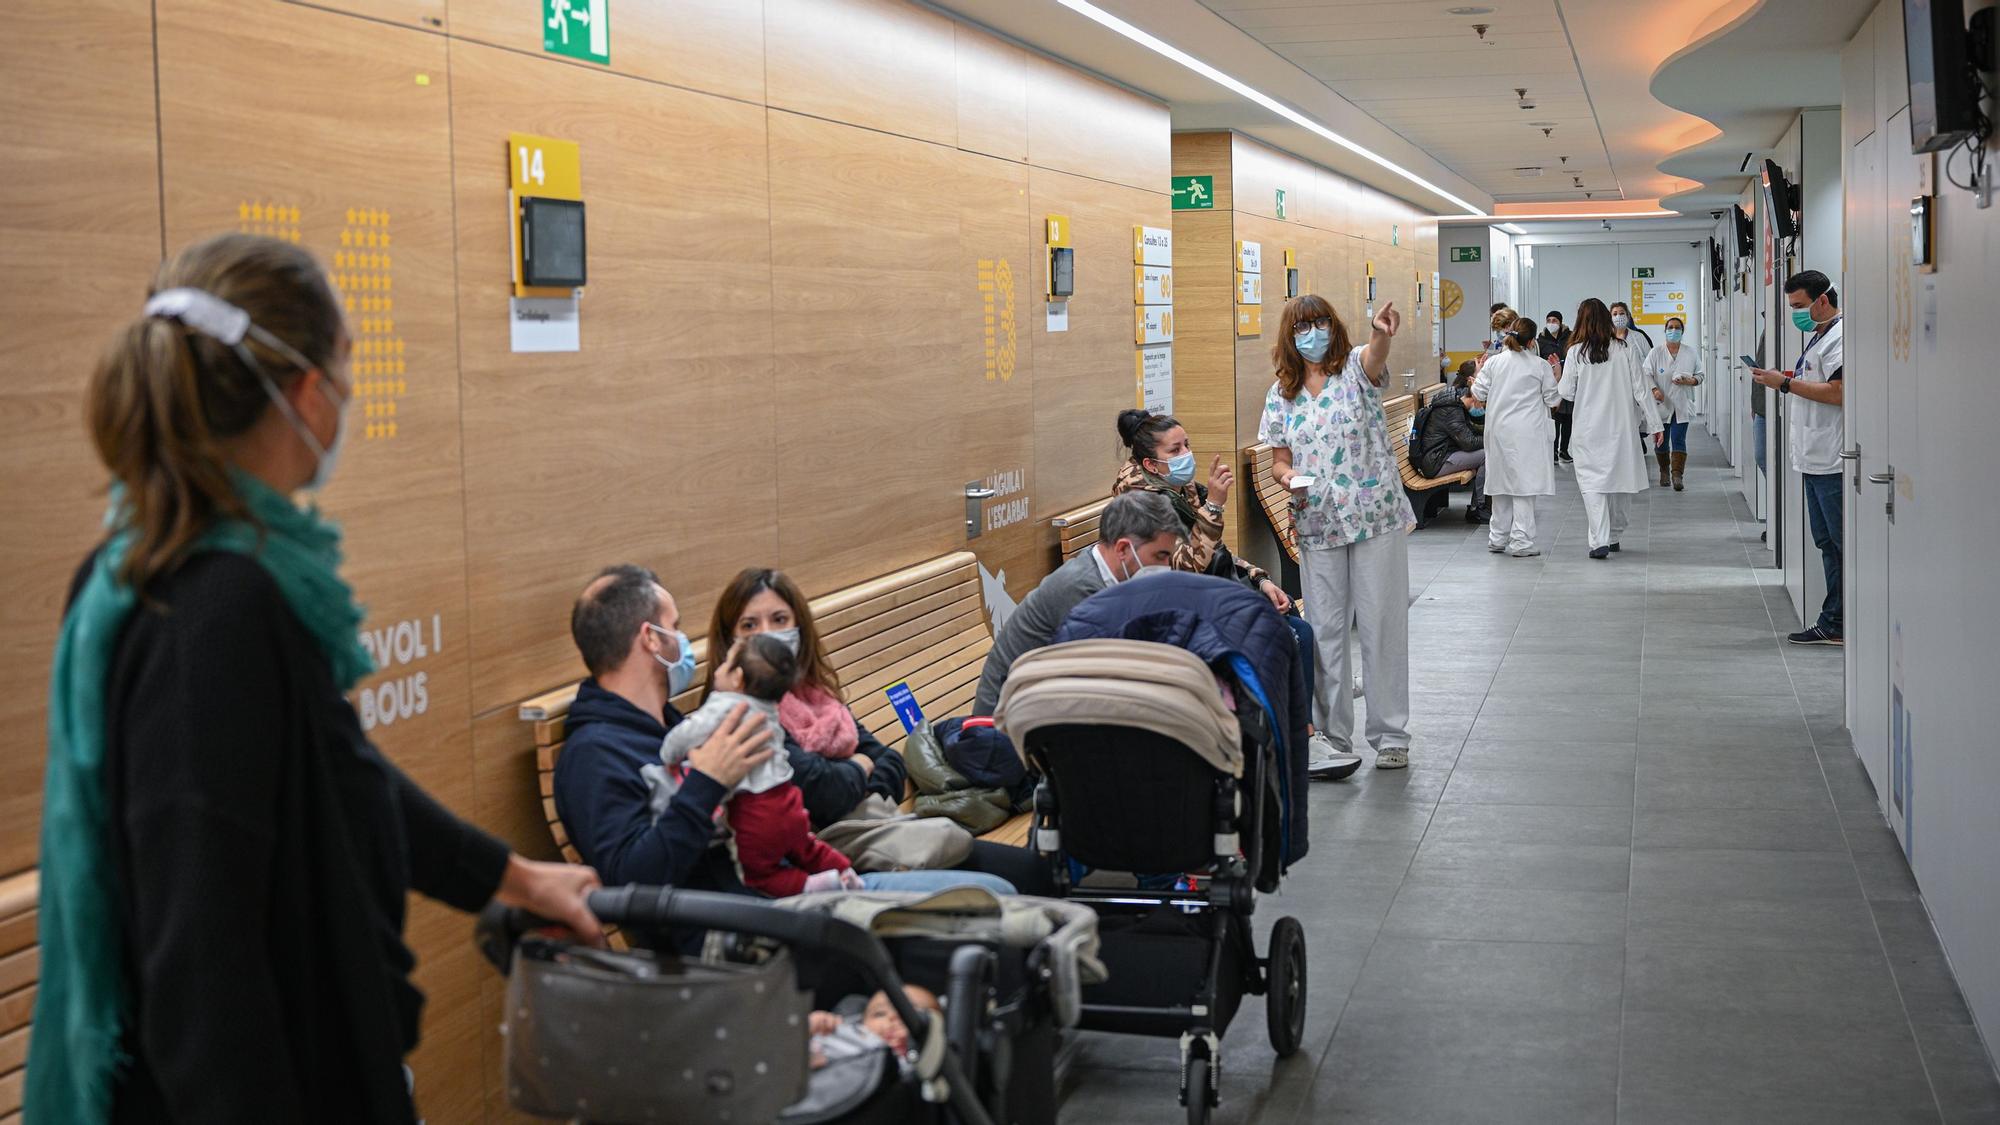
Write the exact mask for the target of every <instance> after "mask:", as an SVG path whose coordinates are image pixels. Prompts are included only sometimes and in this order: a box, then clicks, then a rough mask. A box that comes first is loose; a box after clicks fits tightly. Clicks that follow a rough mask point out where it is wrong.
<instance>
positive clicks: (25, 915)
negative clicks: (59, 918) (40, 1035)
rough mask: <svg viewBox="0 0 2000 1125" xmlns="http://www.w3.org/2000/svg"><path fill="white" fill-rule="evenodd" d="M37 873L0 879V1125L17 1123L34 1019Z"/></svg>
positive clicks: (37, 965) (38, 956)
mask: <svg viewBox="0 0 2000 1125" xmlns="http://www.w3.org/2000/svg"><path fill="white" fill-rule="evenodd" d="M40 892H41V878H40V875H39V873H38V872H35V871H24V872H22V873H21V874H19V875H14V876H10V877H8V878H7V879H4V880H0V1123H7V1125H11V1123H13V1122H18V1121H20V1120H21V1087H22V1084H23V1083H24V1082H25V1081H26V1079H27V1072H26V1070H25V1069H24V1066H25V1064H26V1062H27V1058H28V1021H29V1020H30V1019H31V1018H32V1017H33V1016H34V1014H35V982H36V980H37V979H38V976H39V971H40V969H41V950H40V948H39V947H37V946H36V944H35V923H36V909H37V908H36V903H37V898H38V896H39V894H40Z"/></svg>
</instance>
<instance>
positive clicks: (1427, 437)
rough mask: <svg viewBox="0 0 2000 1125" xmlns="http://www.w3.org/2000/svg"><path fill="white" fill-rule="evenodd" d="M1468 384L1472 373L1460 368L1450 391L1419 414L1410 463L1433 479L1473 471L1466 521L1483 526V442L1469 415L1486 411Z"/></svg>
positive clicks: (1484, 494)
mask: <svg viewBox="0 0 2000 1125" xmlns="http://www.w3.org/2000/svg"><path fill="white" fill-rule="evenodd" d="M1471 384H1472V373H1471V372H1470V371H1467V370H1465V369H1464V367H1463V366H1461V367H1460V369H1459V372H1458V375H1457V376H1456V377H1455V378H1454V379H1452V382H1451V386H1450V388H1448V389H1446V390H1443V391H1440V392H1438V395H1437V397H1436V398H1433V399H1432V400H1431V401H1430V405H1428V406H1426V407H1424V408H1423V410H1422V411H1420V412H1419V414H1418V425H1417V437H1416V442H1415V449H1414V451H1413V452H1412V453H1411V455H1410V463H1411V464H1412V465H1415V466H1416V468H1417V471H1418V472H1420V473H1422V474H1424V475H1425V476H1427V477H1432V478H1436V477H1447V476H1450V475H1451V474H1453V473H1462V472H1465V471H1466V470H1468V469H1470V470H1473V471H1474V476H1473V478H1472V502H1471V503H1470V504H1468V505H1466V508H1465V522H1467V523H1485V522H1486V521H1487V520H1488V519H1489V518H1490V517H1489V516H1488V515H1487V510H1486V439H1485V438H1483V437H1481V436H1480V434H1479V432H1478V431H1477V430H1475V429H1474V428H1473V425H1472V416H1471V411H1473V410H1480V411H1481V412H1482V413H1483V412H1484V409H1485V408H1484V404H1482V403H1480V402H1479V401H1478V400H1476V399H1474V398H1473V397H1472V385H1471ZM1468 404H1469V405H1468Z"/></svg>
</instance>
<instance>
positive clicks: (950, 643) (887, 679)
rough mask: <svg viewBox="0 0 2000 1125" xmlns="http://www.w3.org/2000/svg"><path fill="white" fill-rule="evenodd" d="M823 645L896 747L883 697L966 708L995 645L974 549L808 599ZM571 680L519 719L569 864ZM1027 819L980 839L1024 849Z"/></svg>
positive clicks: (896, 729)
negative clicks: (901, 692) (566, 735)
mask: <svg viewBox="0 0 2000 1125" xmlns="http://www.w3.org/2000/svg"><path fill="white" fill-rule="evenodd" d="M811 607H812V615H813V621H814V623H815V624H816V625H817V626H818V628H819V635H820V643H821V644H823V645H824V646H825V648H826V655H827V658H828V660H829V661H831V662H832V664H833V666H834V668H835V669H836V670H838V671H839V673H840V679H841V686H842V687H843V688H844V689H846V692H847V700H848V704H849V706H850V707H851V708H852V709H853V711H854V714H855V716H856V717H857V718H859V719H860V720H861V725H862V726H863V727H864V728H866V729H867V730H868V731H869V732H871V733H872V734H874V735H875V737H877V738H879V739H881V740H882V741H883V743H885V744H886V745H888V746H889V747H891V748H893V749H901V748H902V745H903V742H904V740H905V739H906V738H907V734H906V732H905V731H904V730H903V724H902V720H901V719H899V718H898V717H897V716H896V709H895V707H894V706H893V705H892V704H891V703H890V702H889V700H888V697H887V696H886V695H885V694H883V693H884V692H885V690H886V689H888V688H889V687H890V686H891V685H894V684H899V683H900V684H907V685H908V686H909V688H910V690H911V692H913V693H914V694H915V695H916V698H917V706H918V707H920V708H922V709H923V712H924V717H925V718H926V719H927V720H929V721H933V722H934V721H936V720H938V719H943V718H947V717H949V716H951V715H958V714H965V713H968V712H969V711H970V710H971V708H972V699H973V695H974V694H975V693H976V692H977V690H978V687H979V673H980V671H981V669H982V668H984V666H985V664H986V653H987V651H988V650H989V649H991V648H992V647H993V634H992V631H991V630H990V629H989V628H988V627H987V623H986V611H985V600H984V595H983V592H982V590H981V587H980V582H979V567H978V564H977V560H976V559H975V558H974V556H973V555H972V553H971V552H970V551H958V552H954V553H952V554H949V555H942V556H939V557H938V558H935V559H931V560H930V561H928V562H924V563H919V564H918V565H916V566H913V567H909V568H907V569H904V570H899V571H896V572H895V573H893V574H885V575H883V576H882V577H880V578H874V579H870V580H869V581H867V582H863V583H860V584H858V585H854V586H849V587H847V588H846V589H844V590H836V591H834V592H833V593H831V594H827V595H825V596H824V597H820V598H815V599H813V601H812V602H811ZM694 644H695V659H696V661H697V664H696V668H695V682H696V683H697V684H700V683H701V682H703V681H705V680H706V679H707V678H708V652H707V641H706V638H703V639H700V640H696V641H695V642H694ZM576 689H577V684H574V683H572V684H568V685H566V686H564V687H560V688H557V689H555V690H554V691H551V692H547V693H545V694H543V695H539V696H536V697H535V698H533V699H528V700H524V701H523V702H522V703H521V705H520V708H519V716H520V718H521V720H522V721H523V722H528V723H532V724H534V732H535V763H536V768H537V772H538V773H539V774H540V779H539V780H540V784H541V795H542V810H543V812H545V813H546V814H547V816H548V822H549V832H550V834H551V835H553V836H554V837H555V841H556V846H557V847H559V848H560V849H561V850H562V854H563V857H564V858H565V859H567V860H569V861H570V862H571V863H581V862H583V857H582V856H581V855H580V854H579V853H578V852H577V850H576V847H575V845H573V844H572V843H571V842H570V839H569V833H568V832H566V831H565V830H564V829H563V826H562V819H561V818H560V817H558V816H557V815H556V799H555V768H556V762H557V760H558V759H559V758H560V757H561V755H562V745H563V724H564V722H565V720H566V719H567V718H568V715H569V705H570V702H571V701H572V700H574V699H575V698H576ZM701 694H702V693H701V688H699V687H695V688H691V689H689V690H688V691H685V692H683V693H681V694H680V695H678V696H675V697H674V700H673V704H674V706H675V707H676V708H678V709H679V710H681V711H682V712H683V713H685V712H687V711H690V710H693V709H694V708H695V707H697V706H699V705H700V703H701ZM1032 821H1033V818H1032V817H1031V816H1029V815H1028V814H1026V813H1023V814H1021V815H1019V816H1016V817H1014V818H1012V819H1010V820H1008V821H1007V822H1006V823H1005V824H1002V825H1001V826H1000V827H998V828H995V829H994V830H992V831H991V832H988V833H986V834H985V835H984V836H982V837H980V838H981V839H985V840H994V841H997V842H1000V843H1004V844H1014V845H1025V844H1026V843H1027V842H1028V830H1029V827H1030V825H1031V823H1032Z"/></svg>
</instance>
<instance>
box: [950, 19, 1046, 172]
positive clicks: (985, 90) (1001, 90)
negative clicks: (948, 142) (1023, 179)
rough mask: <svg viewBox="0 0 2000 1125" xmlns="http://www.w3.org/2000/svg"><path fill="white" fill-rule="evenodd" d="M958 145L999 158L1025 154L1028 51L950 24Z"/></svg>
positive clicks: (1021, 157) (1017, 158)
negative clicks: (956, 82)
mask: <svg viewBox="0 0 2000 1125" xmlns="http://www.w3.org/2000/svg"><path fill="white" fill-rule="evenodd" d="M952 34H953V41H954V43H955V44H956V46H957V59H956V65H957V68H958V147H960V148H962V149H965V150H966V151H968V152H983V153H985V154H986V155H988V156H997V157H999V158H1000V159H1002V160H1012V161H1015V162H1017V163H1026V162H1027V159H1028V52H1027V51H1025V50H1023V49H1021V48H1020V47H1016V46H1015V45H1013V44H1012V43H1008V42H1004V41H1002V40H999V39H996V38H994V37H993V36H991V35H988V34H986V33H985V32H983V31H979V30H977V29H976V28H971V27H967V26H965V25H964V24H956V25H954V26H953V28H952Z"/></svg>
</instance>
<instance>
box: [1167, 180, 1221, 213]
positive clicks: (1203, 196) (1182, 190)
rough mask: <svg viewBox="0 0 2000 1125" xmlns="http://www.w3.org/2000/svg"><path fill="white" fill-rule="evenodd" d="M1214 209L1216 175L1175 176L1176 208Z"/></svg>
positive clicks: (1177, 209)
mask: <svg viewBox="0 0 2000 1125" xmlns="http://www.w3.org/2000/svg"><path fill="white" fill-rule="evenodd" d="M1214 209H1215V177H1214V176H1175V177H1174V210H1176V211H1212V210H1214Z"/></svg>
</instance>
